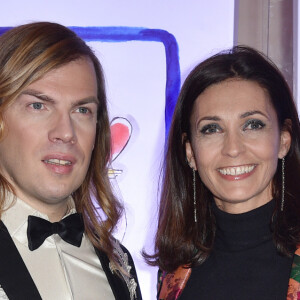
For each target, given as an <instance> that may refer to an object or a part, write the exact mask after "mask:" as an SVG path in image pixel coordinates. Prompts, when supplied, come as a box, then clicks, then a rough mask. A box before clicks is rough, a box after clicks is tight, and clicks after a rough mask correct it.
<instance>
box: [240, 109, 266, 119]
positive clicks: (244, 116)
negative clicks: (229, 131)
mask: <svg viewBox="0 0 300 300" xmlns="http://www.w3.org/2000/svg"><path fill="white" fill-rule="evenodd" d="M257 114H259V115H262V116H264V117H265V118H267V119H269V117H268V116H267V115H266V114H265V113H263V112H262V111H260V110H251V111H247V112H245V113H243V114H241V115H240V118H241V119H243V118H247V117H249V116H253V115H257Z"/></svg>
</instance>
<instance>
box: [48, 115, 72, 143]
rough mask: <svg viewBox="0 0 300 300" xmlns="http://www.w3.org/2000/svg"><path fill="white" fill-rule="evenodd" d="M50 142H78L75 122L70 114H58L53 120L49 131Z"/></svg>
mask: <svg viewBox="0 0 300 300" xmlns="http://www.w3.org/2000/svg"><path fill="white" fill-rule="evenodd" d="M49 140H50V141H52V142H56V143H57V142H61V143H71V144H75V143H76V142H77V138H76V133H75V128H74V123H73V120H72V119H71V117H70V115H69V114H63V113H61V114H58V115H57V117H56V118H55V120H53V124H52V128H51V129H50V131H49Z"/></svg>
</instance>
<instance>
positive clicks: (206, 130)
mask: <svg viewBox="0 0 300 300" xmlns="http://www.w3.org/2000/svg"><path fill="white" fill-rule="evenodd" d="M220 131H221V128H220V126H219V125H218V124H207V125H205V126H203V128H202V129H201V133H202V134H212V133H217V132H220Z"/></svg>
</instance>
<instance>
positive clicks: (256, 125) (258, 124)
mask: <svg viewBox="0 0 300 300" xmlns="http://www.w3.org/2000/svg"><path fill="white" fill-rule="evenodd" d="M265 126H266V125H265V123H264V122H262V121H261V120H249V121H247V122H246V124H245V126H244V130H258V129H262V128H263V127H265Z"/></svg>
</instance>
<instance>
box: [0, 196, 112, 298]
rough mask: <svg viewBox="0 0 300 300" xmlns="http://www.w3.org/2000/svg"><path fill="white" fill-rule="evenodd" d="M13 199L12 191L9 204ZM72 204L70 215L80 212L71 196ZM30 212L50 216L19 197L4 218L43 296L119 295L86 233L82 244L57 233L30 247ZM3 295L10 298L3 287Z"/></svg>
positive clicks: (1, 294) (7, 202) (1, 290)
mask: <svg viewBox="0 0 300 300" xmlns="http://www.w3.org/2000/svg"><path fill="white" fill-rule="evenodd" d="M13 199H14V197H13V195H11V194H10V195H9V196H8V197H7V199H6V207H7V205H9V204H10V203H12V201H13ZM69 204H70V207H71V209H70V210H69V212H68V214H67V215H66V216H68V215H70V214H73V213H75V212H76V210H75V206H74V202H73V199H72V198H71V197H70V200H69ZM29 215H32V216H37V217H40V218H43V219H46V220H49V219H48V217H47V216H46V215H44V214H42V213H40V212H38V211H37V210H35V209H33V208H32V207H30V206H29V205H28V204H26V203H25V202H23V201H22V200H20V199H18V198H16V201H15V204H14V205H13V206H12V207H11V208H9V209H8V210H6V211H5V212H3V214H2V217H1V220H2V221H3V223H4V224H5V226H6V227H7V230H8V232H9V233H10V235H11V237H12V239H13V241H14V243H15V245H16V247H17V249H18V251H19V253H20V255H21V257H22V259H23V261H24V263H25V265H26V267H27V269H28V271H29V273H30V275H31V277H32V279H33V281H34V283H35V285H36V287H37V289H38V291H39V293H40V295H41V297H42V299H43V300H53V299H55V300H75V299H76V300H95V299H105V300H110V299H115V298H114V296H113V293H112V290H111V288H110V285H109V283H108V281H107V278H106V275H105V273H104V271H103V269H102V266H101V263H100V261H99V258H98V256H97V255H96V253H95V250H94V247H93V246H92V244H91V242H90V241H89V239H88V238H87V236H86V235H85V234H84V235H83V239H82V243H81V246H80V247H76V246H73V245H70V244H68V243H66V242H65V241H64V240H62V239H61V238H60V236H59V235H57V234H54V235H52V236H50V237H48V238H47V239H46V240H45V241H44V243H43V244H42V245H41V246H40V247H39V248H38V249H36V250H34V251H30V250H29V248H28V241H27V219H28V216H29ZM66 216H65V217H66ZM5 297H6V298H5ZM0 299H8V298H7V296H6V295H5V293H4V291H3V289H2V288H1V287H0Z"/></svg>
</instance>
